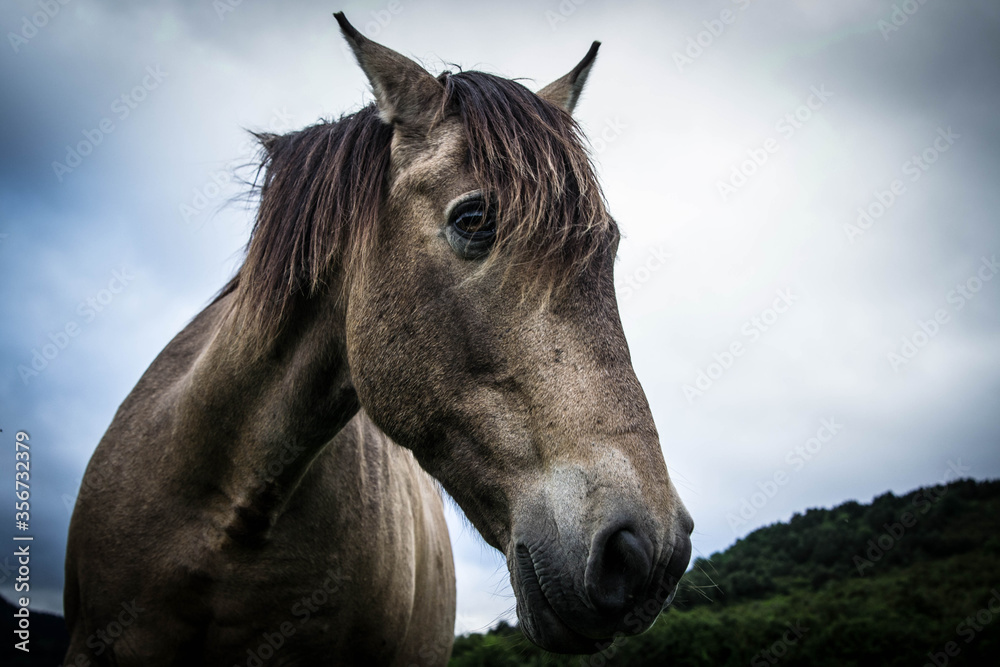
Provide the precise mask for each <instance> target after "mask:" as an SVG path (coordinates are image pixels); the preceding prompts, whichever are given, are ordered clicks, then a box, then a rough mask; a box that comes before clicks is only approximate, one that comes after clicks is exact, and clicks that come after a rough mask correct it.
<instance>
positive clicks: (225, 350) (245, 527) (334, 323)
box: [176, 296, 359, 543]
mask: <svg viewBox="0 0 1000 667" xmlns="http://www.w3.org/2000/svg"><path fill="white" fill-rule="evenodd" d="M230 299H231V296H227V297H224V298H223V299H221V300H220V301H219V302H217V303H216V304H213V305H212V306H210V307H209V308H208V309H206V312H205V313H204V315H207V316H208V318H209V320H210V321H211V322H212V324H211V325H210V326H208V327H207V329H206V333H208V336H207V342H206V343H205V345H204V347H203V348H202V351H201V353H200V354H199V355H198V358H197V360H196V361H195V363H194V365H193V367H192V368H191V370H190V372H189V373H188V374H187V381H186V383H185V385H186V386H185V389H184V391H183V393H182V395H181V398H180V400H179V402H178V407H179V415H178V416H179V423H180V425H181V428H180V429H179V430H180V434H178V436H176V438H177V440H176V441H178V442H183V443H184V444H183V445H182V446H183V448H184V449H186V450H187V451H189V452H197V454H196V456H197V457H198V465H202V466H206V468H207V474H208V475H209V476H211V478H212V481H211V483H210V484H211V488H212V489H213V497H212V498H211V499H209V500H208V505H209V509H210V511H211V512H212V514H213V515H214V520H215V523H217V524H218V525H219V527H220V528H221V529H222V530H224V532H225V534H226V535H227V536H228V538H230V539H232V540H234V541H237V542H241V543H254V542H260V541H262V540H266V538H267V534H268V531H269V530H270V528H271V527H272V526H273V525H274V523H275V521H276V520H277V518H278V517H279V516H280V514H281V512H282V510H283V508H284V506H285V504H286V503H287V501H288V499H289V497H290V496H291V494H292V493H293V492H294V491H295V488H296V486H297V485H298V483H299V481H300V480H301V479H302V477H303V475H304V474H305V472H306V470H307V469H308V468H309V465H310V463H311V462H312V460H313V459H314V458H315V456H316V455H317V454H318V453H319V452H320V451H321V450H322V449H323V447H324V446H325V445H326V444H327V443H328V442H329V441H330V440H331V439H332V438H333V437H334V436H335V435H336V434H337V433H338V432H339V431H340V430H341V429H342V428H343V427H344V426H345V425H346V424H347V422H348V421H350V419H351V418H352V417H353V416H354V415H355V414H356V413H357V411H358V409H359V404H358V398H357V394H356V393H355V391H354V387H353V384H352V383H351V379H350V371H349V368H348V364H347V354H346V346H345V335H344V330H345V323H344V316H343V311H342V309H340V308H338V307H336V306H334V305H333V304H324V303H319V302H317V303H309V304H303V305H302V306H301V307H299V308H297V309H296V311H295V314H294V315H295V316H294V317H292V318H290V322H289V324H288V325H287V326H286V327H284V328H283V330H282V333H281V334H280V335H279V336H278V338H277V340H275V341H274V342H273V343H272V344H271V345H270V347H269V348H268V349H267V350H265V351H264V352H263V353H261V352H259V351H256V352H255V351H249V350H245V349H244V348H243V347H242V346H240V345H237V344H235V341H237V340H238V337H239V331H238V330H237V326H236V325H235V324H234V321H235V320H234V318H232V317H229V310H230V303H229V300H230ZM331 301H332V300H331ZM210 311H214V312H210ZM206 464H207V465H206ZM201 500H202V501H204V500H205V499H201Z"/></svg>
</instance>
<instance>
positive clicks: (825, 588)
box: [451, 480, 1000, 667]
mask: <svg viewBox="0 0 1000 667" xmlns="http://www.w3.org/2000/svg"><path fill="white" fill-rule="evenodd" d="M991 603H992V610H991V609H990V604H991ZM949 650H950V652H951V655H949V653H948V651H949ZM779 663H780V664H782V665H789V666H792V665H815V666H823V665H831V666H832V665H837V666H838V667H845V666H850V665H913V666H915V667H919V666H920V665H925V664H927V665H935V667H943V665H945V664H947V665H963V664H965V665H996V664H1000V481H992V482H974V481H971V480H961V481H957V482H953V483H951V484H948V485H945V486H936V487H929V488H924V489H918V490H916V491H913V492H911V493H908V494H906V495H904V496H895V495H893V494H891V493H887V494H884V495H882V496H879V497H877V498H875V500H874V501H872V503H871V504H869V505H862V504H859V503H857V502H847V503H844V504H842V505H839V506H838V507H835V508H833V509H829V510H823V509H813V510H809V511H807V512H806V513H805V514H796V515H795V516H793V517H792V519H791V520H790V521H789V522H788V523H778V524H774V525H771V526H767V527H765V528H761V529H759V530H757V531H754V532H753V533H751V534H750V535H747V537H745V538H744V539H741V540H738V541H737V542H736V544H734V545H733V546H731V547H730V548H729V549H727V550H726V551H724V552H721V553H716V554H713V555H712V556H711V557H710V558H707V559H706V558H699V559H697V560H696V561H695V562H694V563H693V566H692V570H691V571H690V572H689V573H688V574H687V575H686V577H685V580H684V582H683V583H682V590H681V592H680V593H679V594H678V599H677V600H676V602H675V604H674V606H673V607H671V609H670V610H669V611H668V612H666V613H664V614H662V615H661V616H660V618H659V619H658V620H657V622H656V624H655V625H654V626H653V627H652V628H651V629H650V630H649V632H647V633H645V634H642V635H639V636H636V637H629V638H624V639H621V640H619V642H618V643H617V644H616V645H614V646H612V647H610V648H609V649H607V650H606V651H604V652H603V653H599V654H596V655H594V656H586V657H581V656H557V655H553V654H549V653H546V652H545V651H542V650H540V649H538V648H537V647H535V646H534V645H532V644H531V643H530V642H528V641H527V640H526V639H524V637H523V636H522V635H521V633H520V631H518V630H517V629H516V628H511V627H509V626H507V625H506V624H501V625H500V626H498V627H497V628H495V629H494V630H491V631H490V632H489V633H487V634H485V635H468V636H464V637H459V638H458V639H457V640H456V642H455V649H454V652H453V654H452V661H451V665H453V666H456V667H472V666H481V667H487V666H489V667H501V666H503V667H506V666H508V665H510V666H513V665H591V666H592V667H601V666H602V665H679V666H685V667H687V666H690V667H695V666H699V667H700V666H713V667H714V666H720V665H751V666H752V667H757V666H765V665H775V664H779Z"/></svg>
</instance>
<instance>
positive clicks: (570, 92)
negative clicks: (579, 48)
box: [538, 42, 601, 113]
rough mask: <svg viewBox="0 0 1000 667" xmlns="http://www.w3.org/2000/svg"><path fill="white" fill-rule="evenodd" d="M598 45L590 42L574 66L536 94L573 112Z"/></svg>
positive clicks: (598, 43)
mask: <svg viewBox="0 0 1000 667" xmlns="http://www.w3.org/2000/svg"><path fill="white" fill-rule="evenodd" d="M600 46H601V43H600V42H594V43H593V44H591V45H590V50H589V51H587V55H585V56H584V57H583V60H581V61H580V62H579V63H577V66H576V67H574V68H573V69H571V70H570V71H569V73H568V74H566V75H565V76H562V77H560V78H558V79H556V80H555V81H553V82H552V83H550V84H549V85H547V86H545V87H544V88H542V89H541V90H539V91H538V96H539V97H541V98H542V99H544V100H548V101H549V102H552V103H553V104H555V105H556V106H558V107H562V108H563V109H565V110H566V111H568V112H570V113H573V109H574V108H575V107H576V102H577V100H579V99H580V93H581V92H582V91H583V84H585V83H587V75H588V74H590V66H591V65H593V64H594V59H595V58H597V49H598V48H599V47H600Z"/></svg>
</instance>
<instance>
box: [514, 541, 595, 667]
mask: <svg viewBox="0 0 1000 667" xmlns="http://www.w3.org/2000/svg"><path fill="white" fill-rule="evenodd" d="M515 562H516V573H517V574H516V577H515V578H516V579H517V583H519V584H520V585H519V586H516V587H515V588H516V589H517V590H518V592H519V593H520V595H518V597H517V617H518V620H519V621H520V624H521V629H522V631H523V632H524V634H525V636H527V638H528V639H530V640H531V641H532V642H533V643H535V644H537V645H538V646H540V647H541V648H543V649H545V650H546V651H551V652H553V653H571V654H584V653H586V654H590V653H596V652H598V651H600V650H602V649H604V648H607V646H606V644H608V643H609V642H610V641H611V639H612V638H611V637H608V638H607V640H606V641H601V640H599V639H595V638H593V637H588V636H587V635H584V634H582V633H580V632H577V631H576V630H574V629H573V628H572V627H570V626H569V624H568V623H566V622H565V621H563V619H562V618H561V617H560V616H559V613H558V612H557V611H556V610H555V608H554V607H553V606H552V603H550V602H549V599H548V597H546V595H545V591H544V590H543V589H542V585H541V582H540V581H539V579H538V572H537V571H536V570H535V565H534V562H533V561H532V559H531V556H530V555H529V553H528V548H527V547H526V546H524V545H518V546H517V547H516V549H515Z"/></svg>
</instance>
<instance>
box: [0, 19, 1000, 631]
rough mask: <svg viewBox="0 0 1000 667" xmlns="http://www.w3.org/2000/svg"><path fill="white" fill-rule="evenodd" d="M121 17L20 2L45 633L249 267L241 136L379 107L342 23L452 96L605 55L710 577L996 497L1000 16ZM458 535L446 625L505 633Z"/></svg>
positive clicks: (601, 159) (651, 329)
mask: <svg viewBox="0 0 1000 667" xmlns="http://www.w3.org/2000/svg"><path fill="white" fill-rule="evenodd" d="M122 4H123V3H112V2H98V1H97V0H65V1H63V0H40V1H27V0H14V1H9V2H5V3H3V5H2V7H0V28H2V32H3V33H4V37H3V44H0V54H2V55H0V73H2V82H3V95H2V100H0V295H2V300H3V301H2V302H3V305H4V307H3V311H2V313H3V315H2V317H0V362H2V363H0V428H2V433H0V442H2V447H0V480H2V481H0V484H3V486H4V488H6V489H8V490H7V491H4V492H3V494H2V497H4V498H7V499H8V500H11V501H12V500H13V498H12V497H11V496H12V495H13V492H12V486H13V482H12V480H13V479H14V444H13V442H14V433H15V432H16V431H18V430H22V429H23V430H24V431H26V432H28V433H29V434H30V436H31V444H32V454H33V456H32V468H31V473H32V476H31V480H32V516H31V519H32V531H33V534H34V536H35V542H34V544H33V547H32V550H33V554H34V557H33V560H32V596H31V597H32V606H33V608H34V609H37V610H51V611H58V612H60V613H61V606H62V585H63V562H64V554H65V537H66V532H67V528H68V524H69V518H70V513H71V510H72V507H73V503H74V501H75V497H76V494H77V491H78V488H79V485H80V481H81V477H82V475H83V471H84V468H85V466H86V463H87V461H88V459H89V457H90V455H91V453H92V452H93V449H94V447H95V446H96V444H97V442H98V440H99V439H100V437H101V435H102V433H103V432H104V430H105V429H106V428H107V426H108V424H109V422H110V420H111V418H112V416H113V414H114V411H115V410H116V408H117V406H118V405H119V403H120V402H121V401H122V400H123V399H124V397H125V396H126V394H127V393H128V392H129V390H130V389H131V388H132V386H133V385H134V384H135V382H136V381H137V379H138V378H139V376H140V374H141V373H142V372H143V371H144V370H145V368H146V367H147V366H148V365H149V363H150V362H151V361H152V359H153V358H154V356H155V355H156V354H157V353H158V352H159V351H160V350H161V349H162V348H163V346H164V345H165V344H166V343H167V342H168V341H169V340H170V339H171V338H172V337H173V336H174V334H175V333H176V332H177V331H178V330H180V329H181V328H182V327H183V326H184V325H185V324H186V323H187V322H188V321H189V320H190V319H191V318H192V317H193V316H194V315H195V314H196V313H198V312H199V310H201V309H202V308H203V307H204V306H205V305H206V304H207V302H208V301H209V300H210V299H211V297H212V296H213V295H214V294H215V292H216V291H217V290H218V289H219V288H220V287H221V286H222V285H223V284H224V283H225V281H226V280H227V279H228V278H229V277H230V276H231V275H232V273H233V272H234V270H235V269H236V267H237V266H238V265H239V263H240V260H241V256H242V255H241V253H242V248H243V245H244V244H245V242H246V240H247V235H248V232H249V229H250V225H251V222H252V218H253V211H252V209H249V208H248V207H247V206H246V205H245V204H241V203H232V201H233V200H234V198H237V196H238V195H239V194H240V193H241V191H242V190H243V185H241V184H240V183H239V182H238V181H237V179H236V178H235V177H234V169H236V167H238V166H239V165H243V164H247V163H248V162H250V161H252V159H253V154H254V146H253V144H252V143H251V142H250V141H249V135H248V134H247V131H246V130H248V129H250V130H266V131H271V132H285V131H288V130H292V129H297V128H300V127H303V126H305V125H308V124H311V123H313V122H315V121H316V120H317V119H319V118H322V117H331V116H332V117H336V116H338V115H339V114H341V113H343V112H350V111H354V110H357V109H358V108H360V107H361V106H362V105H364V104H365V103H367V102H368V101H370V100H371V93H370V91H369V90H368V88H367V83H366V81H365V79H364V77H363V75H362V73H361V71H360V69H359V68H358V67H357V65H356V64H355V63H354V61H353V59H352V57H351V56H350V53H349V52H348V51H347V50H346V48H345V46H344V43H343V40H342V39H341V37H340V35H339V33H338V30H337V27H336V23H335V21H334V20H333V18H332V16H331V14H332V12H333V11H336V10H344V11H345V12H346V14H347V16H348V18H349V19H350V20H351V21H352V22H353V23H354V24H355V25H356V26H357V27H358V28H359V29H361V30H363V31H364V33H365V34H366V35H368V36H369V37H370V38H372V39H375V40H377V41H380V42H382V43H384V44H386V45H387V46H390V47H391V48H393V49H396V50H398V51H400V52H402V53H404V54H407V55H409V56H411V57H414V58H416V59H418V60H419V61H420V62H422V63H423V64H424V65H425V66H426V67H427V68H428V69H429V70H430V71H431V72H432V73H434V74H437V73H438V72H440V71H441V70H443V69H448V68H451V69H454V68H455V67H456V66H460V67H462V68H464V69H479V70H484V71H488V72H493V73H497V74H501V75H504V76H507V77H524V79H523V82H524V83H525V85H527V86H529V87H531V88H532V89H535V90H537V89H538V88H540V87H541V86H543V85H545V84H546V83H548V82H549V81H550V80H552V79H555V78H556V77H558V76H560V75H562V74H563V73H565V72H566V71H568V70H569V69H570V68H571V67H572V66H573V65H574V64H575V63H576V62H577V61H578V60H579V59H580V58H581V57H582V56H583V55H584V53H585V52H586V51H587V48H588V47H589V45H590V43H591V41H592V40H594V39H599V40H601V41H602V42H603V46H602V48H601V52H600V55H599V56H598V60H597V63H596V65H595V66H594V68H593V70H592V72H591V76H590V80H589V83H588V86H587V88H586V90H585V92H584V94H583V98H582V100H581V102H580V104H579V105H578V107H577V111H576V117H577V118H578V120H579V121H580V123H581V124H582V126H583V127H584V129H585V130H586V132H587V134H588V136H589V138H590V141H591V146H592V152H593V158H594V161H595V163H596V165H597V169H598V170H599V173H600V176H601V180H602V182H603V184H604V188H605V193H606V196H607V199H608V201H609V203H610V208H611V211H612V213H613V215H614V216H615V217H616V219H617V220H618V223H619V225H620V226H621V228H622V231H623V233H624V235H625V238H624V240H623V242H622V244H621V247H620V252H619V258H618V263H617V268H616V281H617V284H618V292H619V303H620V308H621V314H622V320H623V323H624V327H625V332H626V335H627V337H628V339H629V343H630V346H631V351H632V356H633V362H634V365H635V369H636V371H637V373H638V375H639V378H640V380H641V381H642V383H643V385H644V387H645V390H646V392H647V395H648V398H649V401H650V404H651V406H652V410H653V415H654V417H655V418H656V422H657V426H658V429H659V432H660V436H661V441H662V446H663V452H664V455H665V457H666V461H667V464H668V467H669V469H670V472H671V475H672V477H673V479H674V481H675V483H676V484H677V486H678V488H679V490H680V493H681V495H682V497H683V499H684V501H685V503H686V504H687V506H688V508H689V509H690V511H691V513H692V514H693V516H694V518H695V521H696V524H697V527H696V531H695V534H694V545H695V556H699V555H700V556H708V555H709V554H711V553H713V552H716V551H719V550H722V549H725V548H726V547H728V546H729V545H730V544H732V543H733V542H734V541H735V540H736V539H737V538H741V537H743V536H745V535H746V534H748V533H749V532H750V531H752V530H754V529H756V528H758V527H760V526H764V525H767V524H770V523H773V522H775V521H779V520H787V519H789V517H791V516H792V515H793V513H795V512H801V511H803V510H805V509H806V508H810V507H831V506H833V505H836V504H839V503H841V502H843V501H845V500H849V499H856V500H859V501H861V502H869V501H871V499H872V498H873V497H874V496H877V495H879V494H881V493H883V492H885V491H887V490H892V491H894V492H897V493H902V492H906V491H908V490H910V489H913V488H915V487H918V486H921V485H932V484H939V483H942V482H948V481H952V480H954V479H956V478H958V477H973V478H975V479H987V478H995V477H997V476H1000V447H998V444H1000V419H998V418H997V412H998V408H1000V335H998V334H1000V326H998V325H1000V308H998V305H1000V277H998V276H997V274H998V273H1000V265H998V264H997V258H998V254H1000V219H998V213H997V211H998V209H1000V188H998V187H997V184H998V177H1000V150H998V148H1000V114H998V112H997V109H998V108H1000V85H998V83H1000V70H998V67H997V65H998V63H1000V5H997V4H996V3H995V2H989V1H988V0H960V1H956V2H943V1H942V2H938V1H935V0H930V1H928V2H917V0H910V1H908V2H897V3H895V4H894V3H892V2H888V1H886V0H878V1H872V0H865V1H862V0H840V1H838V2H836V3H815V2H805V1H792V0H785V1H781V2H768V3H764V2H760V1H759V0H732V1H731V0H710V1H698V2H696V1H694V0H689V1H683V2H671V3H661V2H615V3H612V2H609V1H606V0H544V1H542V2H522V1H513V2H505V3H496V2H491V3H473V2H433V3H432V2H428V1H427V0H389V1H387V2H379V1H376V2H345V3H342V4H331V3H329V2H318V1H317V2H312V1H302V2H286V3H281V4H279V3H267V2H264V1H263V0H214V1H212V0H198V1H195V0H191V1H181V0H175V1H167V0H154V1H150V2H142V3H128V5H127V6H122ZM244 174H245V172H244ZM448 512H449V522H450V527H451V531H452V539H453V543H454V550H455V558H456V567H457V572H458V621H457V625H456V632H459V633H464V632H470V631H482V630H484V629H486V628H488V627H490V626H491V625H493V624H494V623H495V622H497V621H498V620H501V619H508V620H512V619H513V618H514V615H513V606H514V600H513V596H512V593H511V591H510V587H509V584H508V579H507V577H508V575H507V571H506V567H505V566H504V563H503V559H502V558H501V556H500V554H498V553H496V552H495V551H494V550H493V549H492V548H490V547H488V546H486V545H485V543H484V542H483V541H482V540H481V539H480V538H479V536H478V535H477V534H476V533H475V531H474V530H473V529H472V528H470V527H469V526H468V524H467V523H466V522H464V521H463V519H462V518H461V514H460V510H458V509H457V507H455V506H454V505H453V504H452V505H450V506H449V508H448ZM13 513H14V511H13V508H12V507H10V506H9V505H6V509H4V510H3V513H2V517H0V521H2V525H5V526H10V527H9V528H6V527H5V528H3V530H2V531H0V533H2V534H8V533H10V534H14V533H15V532H16V531H15V530H14V528H13V523H14V521H13V519H14V517H13ZM11 553H12V550H11V549H8V548H6V547H5V548H3V549H0V593H2V595H3V596H4V597H6V598H8V599H11V598H13V596H14V594H13V576H14V575H13V567H12V566H13V557H12V556H11V555H9V554H11Z"/></svg>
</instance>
